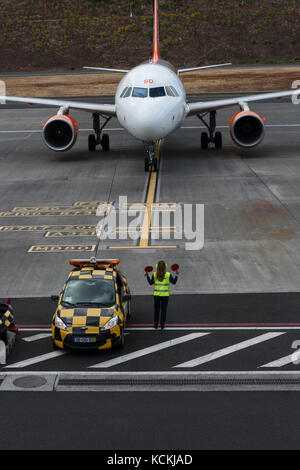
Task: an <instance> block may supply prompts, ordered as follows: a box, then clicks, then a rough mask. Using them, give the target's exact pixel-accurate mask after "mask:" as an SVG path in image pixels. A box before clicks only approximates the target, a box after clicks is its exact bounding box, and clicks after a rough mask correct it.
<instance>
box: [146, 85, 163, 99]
mask: <svg viewBox="0 0 300 470" xmlns="http://www.w3.org/2000/svg"><path fill="white" fill-rule="evenodd" d="M160 96H166V92H165V89H164V87H163V86H160V87H157V88H150V98H159V97H160Z"/></svg>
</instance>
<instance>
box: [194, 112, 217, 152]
mask: <svg viewBox="0 0 300 470" xmlns="http://www.w3.org/2000/svg"><path fill="white" fill-rule="evenodd" d="M207 114H208V113H204V114H197V117H198V118H199V119H200V120H201V121H202V122H203V124H204V125H205V127H207V129H208V133H207V132H201V148H202V150H206V149H207V148H208V145H209V143H210V142H211V143H213V144H214V145H215V148H216V149H221V148H222V133H221V132H219V131H217V132H215V130H216V114H217V113H216V111H210V112H209V123H207V122H206V121H205V119H204V117H205V116H206V115H207Z"/></svg>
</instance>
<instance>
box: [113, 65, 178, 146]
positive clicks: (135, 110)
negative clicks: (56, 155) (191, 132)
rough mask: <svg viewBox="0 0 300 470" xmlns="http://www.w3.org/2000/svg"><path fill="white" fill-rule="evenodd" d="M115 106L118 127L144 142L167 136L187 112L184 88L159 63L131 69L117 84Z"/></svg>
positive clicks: (174, 73)
mask: <svg viewBox="0 0 300 470" xmlns="http://www.w3.org/2000/svg"><path fill="white" fill-rule="evenodd" d="M115 103H116V110H117V118H118V120H119V122H120V125H121V126H122V127H124V128H125V129H126V130H127V131H128V132H129V133H130V134H131V135H132V136H134V137H135V138H137V139H139V140H142V141H144V142H155V141H157V140H159V139H162V138H164V137H166V136H167V135H169V134H170V133H171V132H173V131H174V130H175V129H177V128H178V127H180V126H181V124H182V122H183V121H184V119H185V116H186V113H187V105H186V93H185V89H184V86H183V84H182V82H181V80H180V78H179V77H178V75H177V73H176V70H175V69H174V68H173V67H172V65H171V64H169V63H168V62H165V61H162V60H160V61H158V63H156V64H153V63H151V62H150V63H149V62H147V63H143V64H141V65H138V66H137V67H135V68H133V69H132V70H130V71H129V72H128V73H127V74H126V75H125V76H124V77H123V78H122V80H121V81H120V83H119V85H118V88H117V91H116V96H115Z"/></svg>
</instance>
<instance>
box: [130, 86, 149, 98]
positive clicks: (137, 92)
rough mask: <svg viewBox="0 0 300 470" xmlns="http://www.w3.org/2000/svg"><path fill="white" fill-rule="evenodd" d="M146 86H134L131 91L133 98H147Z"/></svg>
mask: <svg viewBox="0 0 300 470" xmlns="http://www.w3.org/2000/svg"><path fill="white" fill-rule="evenodd" d="M147 96H148V88H134V89H133V92H132V97H133V98H147Z"/></svg>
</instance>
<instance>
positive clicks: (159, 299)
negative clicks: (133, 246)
mask: <svg viewBox="0 0 300 470" xmlns="http://www.w3.org/2000/svg"><path fill="white" fill-rule="evenodd" d="M144 274H145V276H147V281H148V283H149V284H150V286H152V285H153V297H154V328H155V329H157V328H158V323H159V317H160V327H161V329H162V330H163V329H164V327H165V323H166V316H167V308H168V302H169V296H170V283H171V284H176V282H177V279H178V275H179V271H178V270H177V271H176V276H174V277H173V276H172V274H171V273H169V272H167V265H166V263H165V262H164V261H159V263H158V264H157V265H156V272H155V273H154V274H153V275H152V276H151V277H150V276H149V274H148V273H147V272H146V271H145V273H144Z"/></svg>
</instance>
